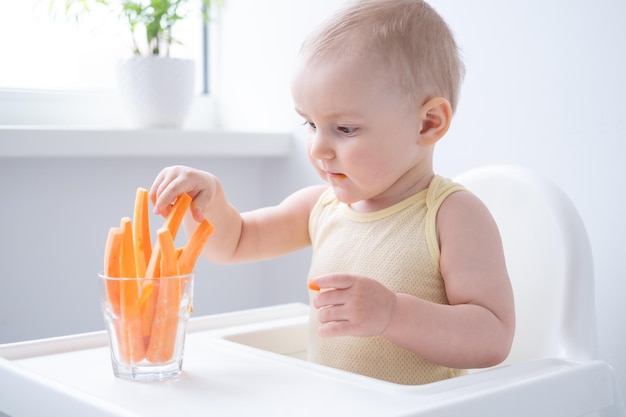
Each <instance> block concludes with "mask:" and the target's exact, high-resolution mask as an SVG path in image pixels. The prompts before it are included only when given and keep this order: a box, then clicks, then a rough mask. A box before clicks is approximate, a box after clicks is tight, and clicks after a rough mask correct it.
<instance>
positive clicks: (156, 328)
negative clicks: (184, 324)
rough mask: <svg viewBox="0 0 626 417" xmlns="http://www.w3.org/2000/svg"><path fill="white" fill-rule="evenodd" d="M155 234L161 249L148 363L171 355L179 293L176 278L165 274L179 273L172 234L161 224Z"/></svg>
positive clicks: (174, 274) (159, 361) (175, 329)
mask: <svg viewBox="0 0 626 417" xmlns="http://www.w3.org/2000/svg"><path fill="white" fill-rule="evenodd" d="M157 236H158V242H159V246H160V249H161V279H160V281H161V282H160V284H159V294H158V298H157V306H156V311H155V315H154V320H153V322H152V332H151V334H150V343H149V345H148V350H147V352H146V358H147V359H148V360H149V361H150V362H152V363H163V362H167V361H169V360H171V359H172V355H173V353H174V347H175V346H176V333H177V329H178V310H179V306H180V297H181V294H180V286H179V282H178V280H177V279H174V278H169V277H176V276H178V275H179V269H178V260H177V256H176V247H175V246H174V239H173V237H172V234H171V233H170V231H169V229H168V228H166V227H163V228H161V229H159V230H158V231H157Z"/></svg>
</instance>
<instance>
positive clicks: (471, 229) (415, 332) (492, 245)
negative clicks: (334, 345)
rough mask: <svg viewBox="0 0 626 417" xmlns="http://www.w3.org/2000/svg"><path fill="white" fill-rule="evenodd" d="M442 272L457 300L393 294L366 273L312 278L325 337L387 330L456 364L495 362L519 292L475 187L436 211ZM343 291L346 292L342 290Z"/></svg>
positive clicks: (506, 345) (430, 356) (508, 336)
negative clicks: (438, 301)
mask: <svg viewBox="0 0 626 417" xmlns="http://www.w3.org/2000/svg"><path fill="white" fill-rule="evenodd" d="M437 228H438V234H439V241H440V248H441V261H440V266H441V273H442V276H443V279H444V282H445V288H446V294H447V297H448V301H449V303H450V305H442V304H436V303H432V302H429V301H426V300H423V299H420V298H417V297H413V296H410V295H407V294H394V293H392V292H391V291H389V290H388V289H387V288H385V287H383V286H382V285H381V284H379V283H378V282H377V281H374V280H371V279H369V278H365V277H355V276H349V275H343V274H333V275H327V276H323V277H318V278H315V279H314V280H313V281H314V283H315V284H317V285H318V286H320V287H322V289H324V288H332V289H339V291H334V290H330V291H322V292H320V294H319V295H318V296H317V297H316V299H315V300H314V306H315V307H317V308H320V307H321V309H320V310H319V318H320V322H321V323H322V325H321V326H320V328H319V331H320V334H321V335H322V336H337V335H345V334H351V335H355V336H373V335H380V334H382V335H383V336H385V337H387V338H388V339H389V340H391V341H392V342H394V343H395V344H397V345H399V346H402V347H404V348H406V349H408V350H411V351H413V352H416V353H418V354H419V355H420V356H422V357H424V358H425V359H427V360H429V361H431V362H435V363H438V364H440V365H443V366H448V367H452V368H461V369H466V368H480V367H487V366H493V365H496V364H498V363H500V362H501V361H502V360H504V359H505V358H506V356H507V355H508V352H509V350H510V346H511V343H512V340H513V334H514V328H515V312H514V303H513V293H512V289H511V285H510V282H509V277H508V274H507V271H506V266H505V262H504V254H503V250H502V244H501V240H500V235H499V232H498V229H497V227H496V224H495V222H494V221H493V218H492V217H491V215H490V213H489V211H488V210H487V208H486V207H485V206H484V205H483V203H482V202H481V201H480V200H478V198H476V197H475V196H474V195H473V194H470V193H469V192H457V193H454V194H452V195H451V196H449V197H448V198H447V199H446V201H445V202H444V203H443V205H442V207H441V208H440V210H439V213H438V216H437ZM341 290H344V291H341Z"/></svg>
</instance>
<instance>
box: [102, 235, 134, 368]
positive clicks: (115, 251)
mask: <svg viewBox="0 0 626 417" xmlns="http://www.w3.org/2000/svg"><path fill="white" fill-rule="evenodd" d="M123 240H124V232H123V230H122V229H121V228H119V227H111V228H110V229H109V234H108V236H107V241H106V245H105V247H104V276H105V277H110V278H119V277H120V276H121V275H122V270H121V249H122V241H123ZM105 288H106V294H107V300H108V301H109V305H110V306H111V311H112V314H113V317H112V318H111V320H112V322H113V323H112V324H113V328H114V329H115V335H116V336H115V340H116V341H117V346H118V351H119V353H120V358H122V360H123V361H124V362H128V359H129V357H130V354H129V350H128V343H127V342H126V337H125V336H124V332H123V330H122V329H123V326H122V311H121V305H120V303H121V298H120V282H119V281H118V280H114V279H106V280H105Z"/></svg>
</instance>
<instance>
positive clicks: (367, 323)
mask: <svg viewBox="0 0 626 417" xmlns="http://www.w3.org/2000/svg"><path fill="white" fill-rule="evenodd" d="M311 285H317V286H318V287H319V288H320V292H319V294H317V296H316V297H315V298H314V299H313V307H315V308H316V309H318V318H319V321H320V323H321V325H320V327H319V329H318V332H319V335H320V336H323V337H325V336H378V335H381V334H382V333H383V332H384V331H385V328H386V327H387V325H388V324H389V321H390V320H391V316H392V315H393V311H394V307H395V305H396V295H395V294H394V293H393V292H392V291H390V290H389V289H387V287H385V286H384V285H382V284H381V283H379V282H378V281H375V280H373V279H371V278H365V277H360V276H356V275H348V274H329V275H323V276H320V277H316V278H314V279H311Z"/></svg>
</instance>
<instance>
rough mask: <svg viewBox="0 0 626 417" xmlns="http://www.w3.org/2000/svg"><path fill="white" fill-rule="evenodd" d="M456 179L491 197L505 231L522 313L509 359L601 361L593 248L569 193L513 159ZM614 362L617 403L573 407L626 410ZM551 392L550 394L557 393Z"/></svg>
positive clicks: (583, 391) (571, 389)
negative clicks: (598, 406)
mask: <svg viewBox="0 0 626 417" xmlns="http://www.w3.org/2000/svg"><path fill="white" fill-rule="evenodd" d="M455 181H457V182H459V183H461V184H463V185H464V186H465V187H466V188H467V189H468V190H470V191H471V192H473V193H474V194H476V195H477V196H478V197H479V198H480V199H481V200H482V201H483V202H484V203H485V205H486V206H487V207H488V209H489V210H490V212H491V214H492V215H493V217H494V219H495V221H496V223H497V225H498V227H499V229H500V233H501V236H502V241H503V246H504V251H505V257H506V263H507V268H508V271H509V275H510V278H511V282H512V285H513V291H514V295H515V311H516V318H517V326H516V334H515V339H514V342H513V347H512V350H511V352H510V354H509V356H508V358H507V359H506V361H505V364H507V365H511V367H510V368H512V369H513V368H515V367H516V366H519V365H520V364H524V363H529V362H533V361H538V360H546V359H547V360H550V359H554V358H558V359H563V360H567V361H573V362H579V363H580V364H581V365H582V364H585V363H589V364H591V363H596V364H600V361H598V360H597V359H598V352H597V344H596V321H595V301H594V275H593V261H592V255H591V248H590V245H589V239H588V237H587V233H586V231H585V227H584V224H583V222H582V219H581V218H580V216H579V214H578V212H577V210H576V208H575V207H574V205H573V204H572V202H571V201H570V200H569V198H568V197H567V196H566V194H565V193H564V192H563V191H562V190H561V189H560V188H558V187H557V186H556V185H555V184H553V183H552V182H550V181H549V180H547V179H545V178H543V177H541V176H540V175H538V174H536V173H533V172H531V171H529V170H527V169H524V168H519V167H511V166H487V167H481V168H477V169H474V170H471V171H469V172H466V173H464V174H462V175H460V176H458V177H456V178H455ZM604 365H606V364H604ZM606 368H607V369H606V372H607V377H608V378H610V379H611V386H612V390H613V392H612V393H609V394H611V396H612V399H613V401H612V404H608V406H607V407H604V408H598V409H597V410H595V411H596V413H597V414H596V413H591V414H590V413H588V412H585V413H584V414H581V413H577V412H576V410H572V414H571V415H602V416H623V415H626V412H625V411H624V406H623V403H622V400H621V395H620V393H619V389H618V387H617V384H616V383H615V378H614V376H613V373H612V370H611V368H610V367H609V366H608V365H606ZM581 369H582V367H581ZM488 372H489V371H488ZM488 372H487V373H488ZM596 388H597V387H593V386H568V385H567V384H563V385H562V386H561V387H553V389H559V391H560V392H559V395H558V396H557V395H555V396H554V397H555V398H557V397H558V398H564V399H565V400H567V398H568V397H569V398H571V399H572V401H573V399H574V398H577V397H580V395H586V396H589V394H590V392H591V393H592V392H593V390H594V389H596ZM551 394H552V393H544V395H542V397H543V398H544V400H546V401H550V398H551V397H553V395H551ZM563 394H565V395H563ZM606 394H607V393H598V397H599V396H600V395H606ZM598 397H597V398H598ZM529 400H531V401H532V398H529ZM592 400H593V399H590V401H592ZM534 415H537V414H534ZM555 415H556V414H555ZM559 415H562V414H559ZM568 415H569V414H568Z"/></svg>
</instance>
